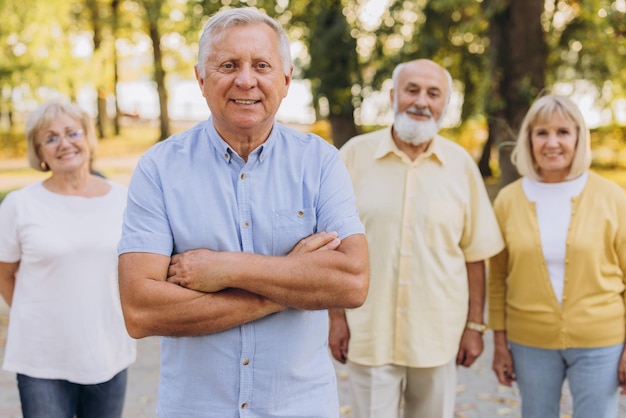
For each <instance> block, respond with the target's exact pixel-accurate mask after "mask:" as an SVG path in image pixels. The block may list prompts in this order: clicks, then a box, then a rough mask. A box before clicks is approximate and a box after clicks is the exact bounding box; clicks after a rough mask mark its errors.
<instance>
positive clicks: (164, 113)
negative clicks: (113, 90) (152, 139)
mask: <svg viewBox="0 0 626 418" xmlns="http://www.w3.org/2000/svg"><path fill="white" fill-rule="evenodd" d="M148 29H149V33H150V39H151V41H152V51H153V56H154V81H155V83H156V85H157V93H158V95H159V109H160V111H161V115H160V116H159V121H160V127H161V134H160V137H159V141H162V140H164V139H166V138H167V137H169V136H170V134H171V133H170V117H169V112H168V109H167V89H166V88H165V70H164V69H163V58H162V55H161V33H160V32H159V27H158V22H157V19H150V20H149V22H148Z"/></svg>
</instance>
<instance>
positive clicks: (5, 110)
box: [0, 0, 86, 125]
mask: <svg viewBox="0 0 626 418" xmlns="http://www.w3.org/2000/svg"><path fill="white" fill-rule="evenodd" d="M35 1H36V4H33V3H34V2H24V1H14V0H0V22H2V24H0V48H1V49H2V60H0V112H1V113H0V116H2V117H0V120H6V121H8V124H9V125H12V123H13V122H14V118H13V115H14V112H15V110H18V109H17V108H16V104H17V105H20V104H21V105H23V104H24V103H27V102H28V101H29V100H36V101H39V100H42V99H47V98H50V97H51V96H53V95H55V94H56V93H55V92H61V93H63V94H67V95H68V96H70V97H75V96H76V93H77V87H78V86H77V85H76V83H75V81H76V80H77V79H78V75H79V74H81V73H84V72H85V67H86V61H85V60H84V59H83V58H81V57H79V56H77V55H76V54H75V53H74V50H75V49H76V48H77V46H78V44H79V43H80V40H81V39H82V38H81V36H80V35H81V33H80V32H79V31H78V30H77V29H76V28H75V27H74V25H73V24H72V23H73V22H72V20H71V11H72V6H73V5H72V4H71V3H69V2H66V1H64V0H48V1H44V0H35Z"/></svg>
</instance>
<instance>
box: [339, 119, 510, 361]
mask: <svg viewBox="0 0 626 418" xmlns="http://www.w3.org/2000/svg"><path fill="white" fill-rule="evenodd" d="M340 152H341V156H342V158H343V159H344V161H345V163H346V166H347V167H348V170H349V172H350V175H351V177H352V182H353V184H354V189H355V193H356V196H357V206H358V208H359V213H360V216H361V220H362V222H363V223H364V224H365V230H366V236H367V241H368V245H369V253H370V269H371V272H370V288H369V293H368V297H367V300H366V302H365V304H364V305H363V306H362V307H360V308H358V309H354V310H347V312H346V316H347V320H348V325H349V327H350V335H351V336H350V345H349V349H348V358H349V359H350V361H352V362H354V363H357V364H362V365H368V366H379V365H383V364H395V365H401V366H408V367H435V366H439V365H443V364H445V363H447V362H449V361H450V360H452V359H453V358H454V357H455V356H456V354H457V351H458V348H459V343H460V339H461V335H462V333H463V329H464V327H465V323H466V321H467V310H468V298H469V291H468V281H467V270H466V267H465V263H466V262H474V261H480V260H485V259H487V258H489V257H491V256H492V255H495V254H497V253H498V252H500V251H501V250H502V248H503V247H504V244H503V241H502V237H501V235H500V230H499V228H498V223H497V221H496V219H495V216H494V214H493V210H492V207H491V203H490V201H489V198H488V196H487V193H486V190H485V186H484V183H483V180H482V178H481V176H480V173H479V171H478V168H477V167H476V164H475V163H474V161H473V160H472V158H471V156H470V155H469V154H468V153H467V151H465V150H464V149H463V148H462V147H461V146H459V145H458V144H455V143H454V142H452V141H449V140H447V139H445V138H443V137H441V136H437V137H436V138H435V139H434V140H433V142H432V143H431V145H430V146H429V148H428V150H427V151H426V152H425V153H424V154H422V155H420V156H419V157H418V158H417V159H416V160H415V161H411V160H410V159H409V158H408V157H407V156H406V155H405V154H404V153H403V152H401V151H400V150H399V149H398V148H397V146H396V145H395V143H394V142H393V139H392V138H391V129H390V128H387V129H383V130H379V131H376V132H372V133H369V134H365V135H360V136H358V137H355V138H353V139H351V140H350V141H349V142H348V143H346V144H345V145H344V146H343V147H342V148H341V151H340Z"/></svg>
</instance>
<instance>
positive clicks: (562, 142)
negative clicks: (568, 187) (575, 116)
mask: <svg viewBox="0 0 626 418" xmlns="http://www.w3.org/2000/svg"><path fill="white" fill-rule="evenodd" d="M577 141H578V127H577V126H576V123H574V121H573V120H572V119H570V118H568V117H565V116H564V115H563V114H561V113H560V112H553V113H552V115H551V117H550V118H548V119H547V120H545V121H540V122H538V123H535V124H533V126H532V128H531V130H530V144H531V149H532V155H533V159H534V160H535V164H536V165H537V173H538V174H539V178H540V180H541V181H542V182H544V183H557V182H561V181H565V180H566V179H567V176H568V174H569V172H570V169H571V167H572V162H573V160H574V155H575V152H576V142H577Z"/></svg>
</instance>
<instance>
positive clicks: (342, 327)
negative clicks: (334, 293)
mask: <svg viewBox="0 0 626 418" xmlns="http://www.w3.org/2000/svg"><path fill="white" fill-rule="evenodd" d="M328 315H329V316H330V330H329V333H328V345H329V346H330V352H331V353H332V355H333V357H334V358H335V360H337V361H338V362H340V363H343V364H345V362H346V360H347V358H348V342H349V341H350V328H348V322H347V321H346V314H345V312H344V310H343V309H331V310H329V312H328Z"/></svg>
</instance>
